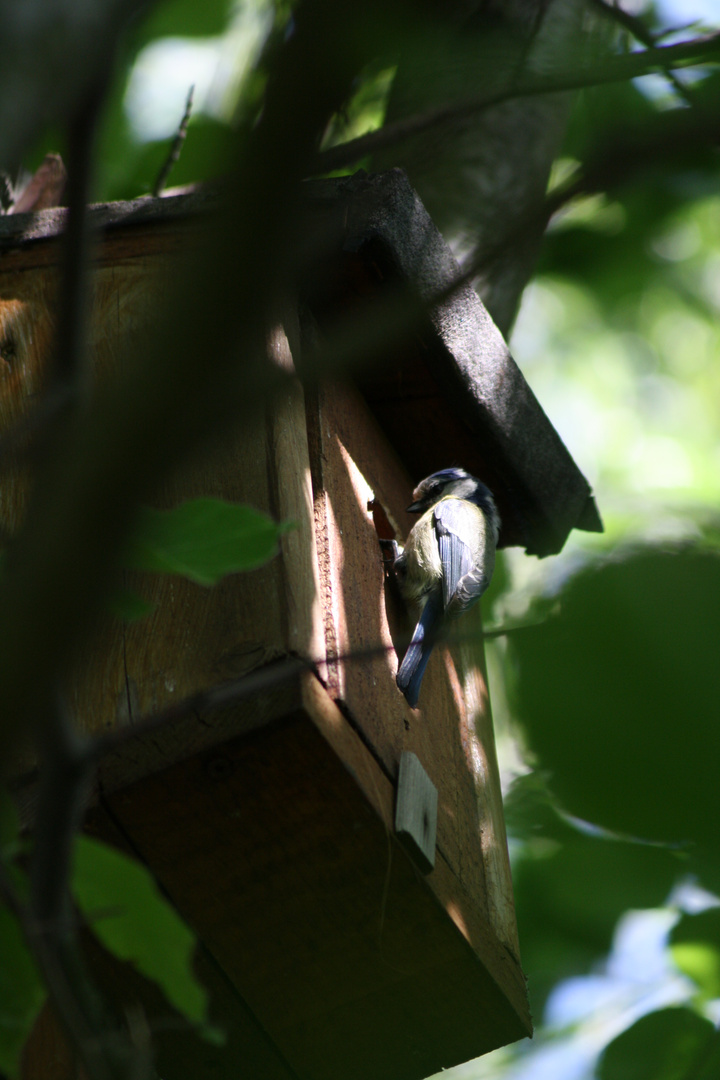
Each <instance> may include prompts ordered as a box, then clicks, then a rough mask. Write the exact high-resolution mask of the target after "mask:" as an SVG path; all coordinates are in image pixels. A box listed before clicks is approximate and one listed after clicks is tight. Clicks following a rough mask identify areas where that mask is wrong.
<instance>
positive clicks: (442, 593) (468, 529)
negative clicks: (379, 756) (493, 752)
mask: <svg viewBox="0 0 720 1080" xmlns="http://www.w3.org/2000/svg"><path fill="white" fill-rule="evenodd" d="M407 509H408V513H411V514H422V517H421V518H420V520H419V521H418V522H416V524H415V525H414V526H413V528H412V529H411V531H410V535H409V536H408V538H407V542H406V544H405V549H404V551H402V552H400V550H399V548H398V549H397V552H398V553H397V554H396V558H395V562H394V567H395V575H396V578H397V581H398V585H399V586H400V591H401V592H402V594H403V596H404V598H405V599H406V600H408V601H410V602H412V603H414V604H416V605H418V606H420V608H421V613H420V618H419V620H418V624H417V626H416V627H415V632H414V633H413V636H412V640H411V642H410V645H409V646H408V650H407V652H406V653H405V657H404V659H403V662H402V664H401V665H400V669H399V671H398V673H397V684H398V686H399V687H400V689H401V690H402V692H403V694H404V695H405V697H406V698H407V700H408V704H409V705H411V706H412V708H415V706H416V705H417V701H418V696H419V694H420V683H421V682H422V677H423V674H424V672H425V668H426V666H427V662H428V660H429V659H430V653H431V652H432V648H433V645H434V644H435V642H436V640H437V637H438V633H439V631H440V629H441V627H442V626H443V625H444V624H445V623H446V622H447V620H448V619H450V618H453V617H455V616H457V615H460V614H461V613H462V612H463V611H466V610H467V608H469V607H470V606H471V605H472V604H474V603H475V602H476V601H477V600H479V599H480V597H481V596H482V594H483V593H484V592H485V590H486V589H487V587H488V585H489V584H490V579H491V577H492V572H493V568H494V565H495V547H496V545H497V541H498V534H499V532H500V518H499V516H498V512H497V510H496V509H495V502H494V500H493V497H492V495H491V493H490V491H489V490H488V489H487V488H486V487H485V485H484V484H482V483H481V482H480V481H479V480H477V479H476V478H475V477H474V476H471V475H470V473H467V472H465V470H464V469H441V471H440V472H436V473H433V474H432V476H428V477H427V479H425V480H423V481H422V482H421V483H420V484H418V486H417V487H416V488H415V490H414V492H413V502H412V503H411V504H410V506H408V508H407Z"/></svg>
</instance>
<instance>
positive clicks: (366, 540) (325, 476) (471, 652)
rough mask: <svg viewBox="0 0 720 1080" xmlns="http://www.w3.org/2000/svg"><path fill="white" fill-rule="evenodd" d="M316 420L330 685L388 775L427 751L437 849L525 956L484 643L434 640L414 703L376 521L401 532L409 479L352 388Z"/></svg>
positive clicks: (332, 398)
mask: <svg viewBox="0 0 720 1080" xmlns="http://www.w3.org/2000/svg"><path fill="white" fill-rule="evenodd" d="M308 427H309V433H310V434H309V438H310V447H311V462H312V468H313V470H314V472H313V480H314V491H315V513H316V532H317V536H318V552H319V557H320V577H321V588H322V590H323V597H324V607H325V613H326V627H327V635H328V636H327V652H328V658H330V657H331V656H340V657H348V659H347V660H343V661H341V662H332V661H331V660H330V659H328V677H329V689H330V692H331V693H332V695H333V697H335V698H336V700H338V701H340V702H342V703H343V705H344V706H345V707H346V708H347V710H348V712H349V715H350V716H351V718H352V722H353V723H355V724H356V725H357V726H358V728H359V729H361V730H362V732H363V735H364V737H365V738H367V740H368V742H369V743H370V745H372V746H373V748H374V750H375V752H376V753H377V754H378V755H379V757H380V759H381V760H382V762H383V764H384V766H385V768H386V769H387V771H388V774H389V775H391V776H395V775H396V773H397V768H398V762H399V759H400V754H401V752H402V751H403V750H411V751H413V752H414V753H415V754H416V755H417V756H418V758H419V760H420V762H421V764H422V766H423V768H424V769H425V770H426V772H427V773H428V775H429V777H430V779H431V780H432V782H433V783H434V785H435V786H436V787H437V789H438V793H439V803H438V825H437V851H438V855H439V857H440V858H441V859H442V860H444V862H445V863H446V864H447V865H448V866H449V868H450V869H451V871H452V873H453V874H454V875H455V877H456V878H457V880H458V881H459V882H460V883H461V884H462V885H463V887H464V888H466V889H467V891H468V893H469V894H470V896H472V897H473V900H474V902H475V904H476V906H477V909H478V911H480V912H482V913H483V914H484V917H485V918H486V919H487V920H488V922H489V923H491V925H492V926H493V928H494V930H495V932H496V934H497V937H498V938H499V940H500V942H501V943H502V947H503V948H505V949H506V950H507V952H508V956H509V961H508V962H509V964H510V966H512V965H513V964H515V965H517V966H519V965H518V960H517V958H518V956H519V949H518V941H517V929H516V921H515V913H514V905H513V900H512V882H511V878H510V868H509V863H508V857H507V844H506V839H505V832H504V826H503V824H502V822H503V818H502V799H501V793H500V786H499V780H498V774H497V763H496V760H495V748H494V741H493V739H492V736H491V732H492V719H491V716H490V711H489V700H488V693H487V684H486V679H485V673H484V670H483V669H482V667H481V666H479V662H478V658H479V657H481V656H482V648H481V646H479V645H477V644H476V645H475V646H474V647H473V648H472V649H468V648H465V649H464V650H462V649H458V648H456V649H454V653H455V661H456V662H453V659H452V658H451V655H450V650H448V648H447V647H440V646H439V647H437V648H436V649H435V652H434V654H433V656H432V657H431V659H430V663H429V665H428V669H427V672H426V675H425V679H424V681H423V687H422V692H421V698H420V708H419V709H417V710H413V709H410V708H409V706H408V705H407V703H406V701H405V699H404V697H403V696H402V694H401V693H400V691H399V690H398V689H397V687H396V684H395V674H396V672H397V663H398V661H397V655H396V652H395V647H394V639H395V641H397V642H398V647H400V643H401V641H402V639H403V637H404V639H405V641H407V640H408V639H409V635H410V633H411V630H412V624H411V622H409V621H407V619H406V621H405V623H404V624H403V622H402V618H403V613H402V611H400V612H398V608H397V607H394V605H393V598H392V596H391V595H388V590H386V589H385V587H384V584H383V563H382V554H381V549H380V545H379V538H378V531H377V529H376V524H375V522H376V521H378V520H380V519H382V520H384V522H385V527H386V528H388V527H389V529H390V530H391V531H392V534H393V535H394V536H395V538H396V539H398V540H400V541H404V539H405V536H406V535H407V533H408V531H409V529H410V528H411V526H412V524H413V523H414V520H415V519H414V518H413V517H412V516H411V515H409V514H407V513H406V512H405V509H404V508H405V507H406V506H407V504H408V502H409V501H410V499H411V492H412V485H411V484H410V481H409V480H408V479H407V477H406V474H405V472H404V470H403V468H402V466H401V465H400V463H399V462H398V461H397V458H396V457H395V455H394V453H393V451H392V449H391V448H390V447H389V446H388V444H387V441H386V439H385V437H384V436H383V434H382V432H381V431H380V430H379V428H378V426H377V424H376V422H375V421H374V419H373V417H372V416H371V415H370V413H369V410H368V409H367V407H366V406H365V403H364V401H363V400H362V398H361V397H360V395H359V394H358V393H357V392H356V391H354V390H353V389H352V388H349V387H347V386H340V385H332V386H328V385H324V386H323V387H321V388H320V390H319V391H318V393H317V395H316V396H315V397H314V398H313V400H312V405H311V407H309V410H308ZM378 505H379V506H380V508H381V509H382V514H379V512H378ZM374 518H375V521H374ZM394 616H396V617H397V618H398V621H396V620H395V618H394ZM477 617H478V618H479V615H478V616H477ZM391 619H392V620H393V622H394V623H395V625H394V626H391V622H390V620H391ZM476 625H477V624H476ZM481 663H482V661H481V660H480V664H481ZM434 876H435V875H434V874H431V875H430V877H429V879H428V880H429V881H430V884H431V885H432V884H433V881H434Z"/></svg>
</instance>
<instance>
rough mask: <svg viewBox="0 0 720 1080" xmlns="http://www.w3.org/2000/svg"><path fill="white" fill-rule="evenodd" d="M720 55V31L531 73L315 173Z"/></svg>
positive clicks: (389, 130) (340, 156)
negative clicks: (522, 105) (544, 99)
mask: <svg viewBox="0 0 720 1080" xmlns="http://www.w3.org/2000/svg"><path fill="white" fill-rule="evenodd" d="M719 57H720V33H716V34H709V35H706V36H704V37H700V38H695V39H694V40H693V41H688V42H682V43H681V44H679V45H663V46H660V47H653V48H651V49H645V50H643V51H642V52H636V53H629V54H628V55H626V56H616V57H611V58H608V59H607V60H606V61H605V62H604V63H602V64H595V65H592V66H587V67H584V68H582V69H579V70H577V69H576V70H572V71H565V72H559V73H557V74H555V75H550V76H544V77H542V78H538V77H531V78H527V79H525V80H518V81H516V82H514V83H512V85H510V86H505V87H503V88H502V89H501V90H498V91H496V92H495V93H492V94H481V95H480V96H474V97H470V98H466V99H464V100H462V101H456V102H453V103H451V104H448V105H440V106H438V107H437V108H434V109H428V110H427V111H426V112H423V113H417V114H415V115H414V116H409V117H406V118H404V119H402V120H397V121H395V123H392V124H386V125H385V126H384V127H382V128H380V129H379V130H377V131H371V132H370V133H369V134H367V135H361V136H359V138H357V139H351V140H350V141H349V142H346V143H341V144H340V145H339V146H333V147H330V149H328V150H323V151H321V152H320V153H319V154H318V155H317V157H316V159H315V164H314V172H315V173H326V172H332V171H333V170H335V169H342V168H345V167H347V166H349V165H352V164H354V163H355V162H356V161H358V160H359V159H360V158H363V157H365V156H366V155H367V154H371V153H375V152H377V151H378V150H384V149H386V148H387V147H389V146H396V145H398V144H399V143H402V142H403V141H405V140H406V139H409V138H412V137H413V136H416V135H421V134H424V133H425V132H427V131H431V130H432V129H433V128H437V127H442V126H443V125H444V124H448V123H451V122H453V121H456V120H461V119H464V118H465V117H468V116H474V115H475V114H476V113H479V112H483V111H484V110H485V109H489V108H490V107H491V106H495V105H500V104H501V103H502V102H504V101H510V100H512V99H515V98H522V97H534V96H536V95H538V94H556V93H560V92H562V91H565V90H583V89H586V88H587V87H590V86H600V85H602V84H605V83H613V82H624V81H626V80H627V79H634V78H638V77H639V76H641V75H648V74H650V72H652V71H657V70H658V69H660V70H665V69H668V68H672V67H685V66H687V65H691V64H697V63H707V62H710V61H713V60H716V59H718V58H719Z"/></svg>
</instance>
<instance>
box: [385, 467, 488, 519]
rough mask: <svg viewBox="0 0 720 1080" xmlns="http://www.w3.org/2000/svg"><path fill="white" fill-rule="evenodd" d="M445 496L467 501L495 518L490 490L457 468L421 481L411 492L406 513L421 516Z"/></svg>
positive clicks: (441, 471) (434, 474) (474, 477)
mask: <svg viewBox="0 0 720 1080" xmlns="http://www.w3.org/2000/svg"><path fill="white" fill-rule="evenodd" d="M447 495H454V496H455V498H457V499H467V501H468V502H472V503H475V505H476V506H479V507H481V509H482V510H483V511H484V512H485V513H487V514H488V515H490V516H492V517H493V518H496V517H497V511H496V509H495V503H494V501H493V497H492V494H491V492H490V489H489V488H487V487H486V486H485V484H483V483H482V481H481V480H478V479H477V477H476V476H472V475H471V474H470V473H469V472H467V471H466V470H465V469H460V468H458V467H457V466H452V467H451V468H449V469H440V470H439V471H438V472H434V473H432V475H431V476H426V477H425V479H424V480H421V481H420V483H419V484H418V486H417V487H416V488H415V490H414V491H413V501H412V502H411V503H410V505H409V506H408V507H407V512H408V513H409V514H422V513H423V512H424V511H425V510H429V509H430V507H431V506H434V505H435V503H436V502H439V501H440V499H442V498H445V496H447Z"/></svg>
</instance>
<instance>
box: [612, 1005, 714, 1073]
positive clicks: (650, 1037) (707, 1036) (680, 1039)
mask: <svg viewBox="0 0 720 1080" xmlns="http://www.w3.org/2000/svg"><path fill="white" fill-rule="evenodd" d="M714 1037H715V1029H714V1028H713V1025H712V1024H711V1023H710V1021H709V1020H705V1019H704V1017H702V1016H698V1014H697V1013H696V1012H693V1011H692V1009H685V1008H670V1009H659V1010H658V1011H657V1012H652V1013H649V1014H648V1015H647V1016H643V1017H641V1019H640V1020H638V1021H637V1022H636V1023H635V1024H633V1025H632V1027H630V1028H628V1029H627V1031H623V1033H622V1035H618V1037H617V1039H613V1041H612V1042H611V1043H610V1045H609V1046H608V1047H607V1048H606V1049H605V1051H604V1053H603V1055H602V1057H601V1058H600V1064H599V1067H598V1074H597V1075H598V1080H689V1078H690V1077H692V1078H693V1080H705V1078H707V1080H709V1077H710V1074H709V1073H708V1072H707V1071H706V1068H705V1066H706V1064H707V1054H708V1052H709V1051H710V1050H711V1047H712V1041H713V1039H714Z"/></svg>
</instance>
